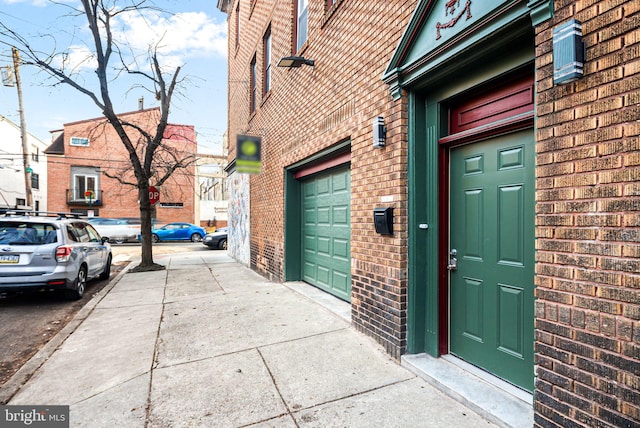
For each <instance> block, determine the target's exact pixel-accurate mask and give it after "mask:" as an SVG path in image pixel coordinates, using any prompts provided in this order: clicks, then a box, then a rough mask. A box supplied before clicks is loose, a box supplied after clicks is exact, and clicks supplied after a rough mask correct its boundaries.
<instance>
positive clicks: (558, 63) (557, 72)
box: [553, 19, 585, 84]
mask: <svg viewBox="0 0 640 428" xmlns="http://www.w3.org/2000/svg"><path fill="white" fill-rule="evenodd" d="M584 50H585V47H584V42H583V41H582V24H581V23H580V22H579V21H576V20H575V19H572V20H571V21H569V22H566V23H564V24H562V25H560V26H558V27H556V28H554V29H553V83H554V84H563V83H569V82H573V81H574V80H578V79H580V78H581V77H582V76H583V75H584V70H583V68H584V57H585V54H584Z"/></svg>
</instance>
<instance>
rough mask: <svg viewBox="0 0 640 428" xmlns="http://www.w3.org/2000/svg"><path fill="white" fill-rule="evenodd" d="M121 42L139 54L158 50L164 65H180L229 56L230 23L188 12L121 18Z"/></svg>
mask: <svg viewBox="0 0 640 428" xmlns="http://www.w3.org/2000/svg"><path fill="white" fill-rule="evenodd" d="M120 23H121V25H122V34H121V35H120V36H119V37H118V39H119V40H120V42H124V43H127V45H128V46H129V47H131V48H133V49H135V50H136V51H143V52H147V51H148V50H149V48H150V47H153V46H156V45H157V46H158V53H159V54H160V55H161V56H162V57H163V61H167V60H169V61H171V62H172V63H175V65H178V64H179V63H184V62H185V60H186V59H187V58H190V57H203V56H221V57H226V55H227V23H226V22H223V23H221V24H220V23H216V22H214V21H213V20H212V19H211V18H210V17H209V16H207V14H206V13H204V12H184V13H178V14H175V15H172V16H170V17H166V16H165V15H161V14H159V13H149V12H148V11H147V12H146V13H145V15H144V16H140V15H139V14H128V15H126V16H122V17H121V21H120Z"/></svg>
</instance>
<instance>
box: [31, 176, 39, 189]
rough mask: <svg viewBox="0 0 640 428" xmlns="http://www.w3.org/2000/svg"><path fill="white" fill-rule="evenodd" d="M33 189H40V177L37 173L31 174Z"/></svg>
mask: <svg viewBox="0 0 640 428" xmlns="http://www.w3.org/2000/svg"><path fill="white" fill-rule="evenodd" d="M31 188H32V189H40V175H38V174H36V173H35V172H32V173H31Z"/></svg>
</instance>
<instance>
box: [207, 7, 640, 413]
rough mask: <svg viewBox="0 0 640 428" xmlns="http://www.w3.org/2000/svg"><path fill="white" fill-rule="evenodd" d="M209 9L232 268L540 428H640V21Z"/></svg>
mask: <svg viewBox="0 0 640 428" xmlns="http://www.w3.org/2000/svg"><path fill="white" fill-rule="evenodd" d="M218 8H219V9H220V10H222V11H224V12H226V13H227V14H228V23H229V101H228V102H229V123H228V127H229V129H228V135H229V142H230V147H229V153H230V158H229V159H230V168H229V170H228V171H229V173H230V180H229V182H230V194H231V200H230V205H231V211H230V219H229V222H230V226H231V232H230V238H229V249H230V253H231V254H232V255H234V257H237V258H238V259H239V260H242V261H244V262H245V263H247V264H248V265H250V266H251V267H252V268H253V269H255V270H256V271H257V272H259V273H261V274H262V275H265V276H267V277H269V278H271V279H275V280H279V281H299V280H302V281H306V282H308V283H310V284H312V285H315V286H317V287H318V288H320V289H323V290H325V291H327V292H328V293H331V294H333V295H335V296H338V297H339V298H342V299H344V300H347V301H349V302H350V303H351V307H352V323H353V325H354V326H355V327H356V328H357V329H359V330H360V331H362V332H364V333H366V334H368V335H370V336H371V337H373V338H374V339H375V340H377V341H378V342H379V343H380V344H381V345H382V346H384V348H385V349H386V351H387V352H388V353H389V354H390V355H392V356H393V357H395V358H397V359H402V360H403V361H406V360H407V358H405V357H404V356H405V355H421V354H424V355H430V356H432V357H437V358H438V359H441V358H447V361H453V362H454V363H455V362H460V364H459V365H460V366H461V367H466V364H467V363H470V364H471V365H472V366H474V367H479V368H480V369H481V370H482V371H483V373H485V374H488V376H489V377H491V378H495V379H500V380H502V381H506V382H508V383H509V384H511V385H515V386H517V388H519V390H521V391H526V392H527V393H529V394H531V395H530V396H529V397H530V398H529V402H530V404H529V405H530V406H531V408H532V409H533V413H534V421H535V422H534V424H535V425H536V426H639V424H640V404H639V403H640V393H639V392H638V391H639V389H640V259H639V258H638V256H640V186H639V184H638V183H639V178H640V98H639V97H640V95H639V94H640V29H639V28H640V2H637V1H615V0H608V1H597V0H591V1H587V0H581V1H579V0H566V1H561V0H555V1H553V0H529V1H526V0H502V1H498V0H496V1H483V2H481V1H471V0H459V1H447V0H421V1H419V0H412V1H399V0H387V1H378V0H374V1H355V0H333V1H331V0H218ZM572 20H576V21H577V22H576V23H572ZM572 24H574V25H573V26H572V27H570V28H569V29H568V30H567V31H566V32H563V31H562V30H563V29H565V26H566V25H572ZM579 24H581V27H580V25H579ZM554 34H555V35H556V38H555V44H554ZM573 42H575V43H573ZM572 43H573V44H572ZM581 43H584V49H583V48H582V44H581ZM583 53H584V54H585V55H584V56H585V57H584V59H583V58H581V57H582V54H583ZM574 56H575V58H574ZM554 59H555V61H556V62H555V63H554ZM281 60H282V61H281ZM576 63H581V64H583V69H582V70H581V69H580V67H579V66H578V65H577V64H576ZM278 64H280V65H281V66H278ZM564 65H567V66H568V67H569V74H568V75H567V74H566V73H564V74H563V73H562V72H563V71H564V70H565V69H564V68H562V66H564ZM571 73H573V75H572V74H571ZM567 77H569V78H570V79H567ZM238 135H252V136H258V137H261V147H262V169H261V172H260V174H258V175H253V176H249V175H246V174H239V173H238V172H237V171H236V170H234V165H235V159H236V151H235V146H234V144H235V141H236V138H237V136H238ZM380 136H386V139H382V138H379V137H380ZM376 209H380V210H379V213H378V214H379V216H378V217H375V215H374V210H376ZM384 209H386V211H385V210H384ZM389 214H391V216H389V217H385V216H386V215H389ZM374 217H375V218H378V219H380V226H381V228H378V229H377V228H376V225H375V224H374ZM386 218H391V227H392V229H393V230H392V231H384V230H383V229H384V227H385V226H389V224H388V223H386V222H385V219H386ZM380 232H384V233H380ZM387 232H391V233H387ZM233 233H237V235H238V236H237V237H234V235H233ZM496 383H498V382H496ZM460 393H461V394H462V392H460ZM525 400H526V398H525Z"/></svg>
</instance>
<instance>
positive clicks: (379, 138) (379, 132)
mask: <svg viewBox="0 0 640 428" xmlns="http://www.w3.org/2000/svg"><path fill="white" fill-rule="evenodd" d="M386 140H387V127H386V126H384V117H382V116H378V117H374V118H373V147H375V148H376V149H381V148H383V147H384V146H385V142H386Z"/></svg>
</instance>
